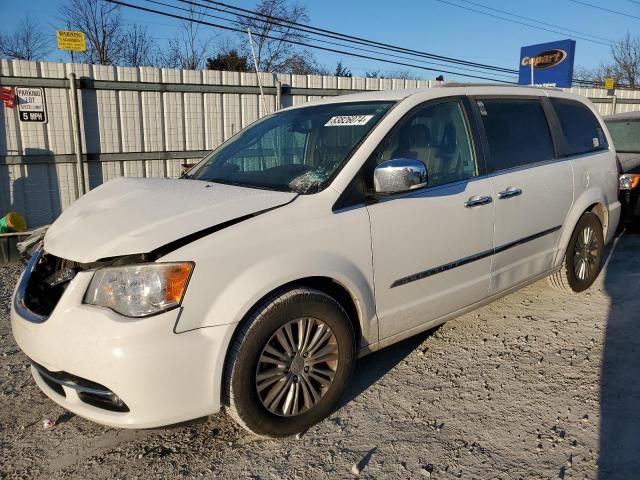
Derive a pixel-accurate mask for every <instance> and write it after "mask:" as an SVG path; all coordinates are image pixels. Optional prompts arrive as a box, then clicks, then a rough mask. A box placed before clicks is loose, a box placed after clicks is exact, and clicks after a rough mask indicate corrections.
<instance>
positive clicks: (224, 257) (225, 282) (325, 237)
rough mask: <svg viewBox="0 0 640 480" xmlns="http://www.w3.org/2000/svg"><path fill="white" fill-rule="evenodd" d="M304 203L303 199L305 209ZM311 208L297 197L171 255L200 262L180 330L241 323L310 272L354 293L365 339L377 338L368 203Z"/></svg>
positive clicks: (179, 326) (174, 258)
mask: <svg viewBox="0 0 640 480" xmlns="http://www.w3.org/2000/svg"><path fill="white" fill-rule="evenodd" d="M296 203H299V204H300V205H299V206H298V209H297V210H296V206H297V205H296ZM302 207H304V208H302ZM311 207H312V206H305V205H303V204H302V201H301V202H294V203H293V204H291V205H290V206H289V207H288V208H287V209H278V210H274V211H272V212H269V213H266V214H264V215H260V216H258V217H255V218H253V219H250V220H246V221H244V222H241V223H239V224H237V225H234V226H232V227H229V228H227V229H223V230H221V231H219V232H216V233H214V234H212V235H210V236H209V237H205V238H202V239H199V240H197V241H195V242H193V243H191V244H189V245H186V246H184V247H182V248H180V249H179V250H176V251H174V252H172V253H171V254H169V255H167V256H166V257H164V258H163V261H172V260H177V259H183V260H184V259H187V260H192V261H195V264H196V266H195V268H194V271H193V274H192V277H191V279H190V282H189V286H188V288H187V291H186V294H185V298H184V300H183V311H182V314H181V316H180V319H179V321H178V323H177V325H176V329H175V330H176V332H178V333H180V332H184V331H187V330H193V329H195V328H202V327H209V326H217V325H227V324H234V323H238V322H240V321H241V320H242V319H243V318H244V317H245V316H246V315H247V313H248V312H249V311H250V310H251V309H252V308H253V307H254V306H255V305H256V303H258V302H259V301H260V299H262V298H263V297H264V296H265V295H267V294H269V293H270V292H272V291H274V290H276V289H278V288H279V287H282V286H283V285H286V284H289V283H291V282H295V281H296V280H300V279H304V278H308V277H326V278H329V279H332V280H333V281H335V282H337V283H338V284H340V285H341V286H342V287H343V288H345V289H346V290H347V291H348V292H349V293H350V295H351V297H352V298H353V300H354V303H355V304H356V307H357V309H358V312H359V317H360V318H359V319H358V320H359V321H360V327H361V331H362V334H363V338H364V342H363V344H370V343H375V342H377V341H378V327H377V322H376V314H375V301H374V289H373V264H372V253H371V237H370V225H369V217H368V214H367V212H366V209H364V208H356V209H353V210H350V211H347V212H343V213H339V214H333V213H325V212H326V211H320V212H316V211H313V210H312V208H311ZM298 210H299V211H298Z"/></svg>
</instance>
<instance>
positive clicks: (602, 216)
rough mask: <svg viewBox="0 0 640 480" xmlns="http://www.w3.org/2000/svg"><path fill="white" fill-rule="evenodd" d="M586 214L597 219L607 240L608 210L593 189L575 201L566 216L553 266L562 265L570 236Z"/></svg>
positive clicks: (599, 193)
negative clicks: (590, 214)
mask: <svg viewBox="0 0 640 480" xmlns="http://www.w3.org/2000/svg"><path fill="white" fill-rule="evenodd" d="M587 212H591V213H593V214H594V215H596V216H597V217H598V219H599V220H600V224H601V225H602V233H603V236H604V237H605V238H607V232H608V229H609V209H608V208H607V203H606V201H605V198H604V196H603V194H602V192H598V191H597V190H595V189H591V190H588V191H586V192H584V193H583V194H582V195H581V196H580V198H578V199H577V200H576V202H575V203H574V205H573V208H572V209H571V211H570V212H569V214H568V215H567V218H566V220H565V223H564V228H563V230H562V234H561V235H560V240H559V243H558V253H557V255H556V259H555V262H554V265H556V266H558V265H560V264H561V263H562V259H563V258H564V255H565V253H566V251H567V247H568V246H569V240H570V239H571V235H572V234H573V231H574V230H575V228H576V225H577V224H578V221H580V218H581V217H582V215H584V214H585V213H587Z"/></svg>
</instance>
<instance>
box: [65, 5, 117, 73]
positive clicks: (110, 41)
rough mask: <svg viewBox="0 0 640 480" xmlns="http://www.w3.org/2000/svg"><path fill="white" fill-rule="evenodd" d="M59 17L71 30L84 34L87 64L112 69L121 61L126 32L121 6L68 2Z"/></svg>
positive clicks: (84, 54)
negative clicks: (97, 64) (95, 64)
mask: <svg viewBox="0 0 640 480" xmlns="http://www.w3.org/2000/svg"><path fill="white" fill-rule="evenodd" d="M60 14H61V15H62V18H63V20H64V22H65V23H66V24H67V25H68V27H69V28H71V29H73V30H79V31H81V32H84V34H85V36H86V39H87V51H86V52H84V53H83V54H82V55H81V56H82V57H83V59H84V61H86V62H88V63H99V64H100V65H112V64H114V63H117V62H118V61H119V60H120V56H121V54H122V50H123V45H124V44H123V35H124V32H123V30H124V29H123V26H122V13H121V11H120V6H119V5H116V4H112V3H108V2H106V1H105V0H68V2H67V4H66V5H63V6H62V7H61V8H60Z"/></svg>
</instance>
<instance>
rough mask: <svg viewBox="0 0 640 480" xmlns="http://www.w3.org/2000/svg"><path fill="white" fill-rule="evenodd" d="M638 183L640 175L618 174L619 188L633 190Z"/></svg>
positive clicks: (639, 182)
mask: <svg viewBox="0 0 640 480" xmlns="http://www.w3.org/2000/svg"><path fill="white" fill-rule="evenodd" d="M638 185H640V175H634V174H632V173H625V174H624V175H620V190H633V189H635V188H636V187H637V186H638Z"/></svg>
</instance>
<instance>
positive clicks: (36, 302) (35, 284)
mask: <svg viewBox="0 0 640 480" xmlns="http://www.w3.org/2000/svg"><path fill="white" fill-rule="evenodd" d="M76 267H77V264H76V263H75V262H71V261H69V260H64V259H61V258H58V257H56V256H54V255H51V254H47V253H44V252H43V253H42V254H41V255H40V258H39V259H38V261H37V263H36V264H35V265H34V268H33V271H32V272H31V276H30V277H29V279H28V282H27V285H26V289H25V292H24V299H23V301H24V305H25V307H27V308H28V309H29V310H31V311H32V312H33V313H36V314H38V315H40V316H42V317H48V316H49V315H51V313H52V312H53V310H54V309H55V308H56V305H57V304H58V301H59V300H60V297H62V294H63V293H64V291H65V289H66V288H67V285H68V284H69V280H66V281H58V282H52V279H53V278H54V277H55V276H56V274H57V275H60V274H61V273H64V272H67V270H69V271H71V272H73V274H75V268H76ZM71 276H72V275H71ZM62 280H64V278H62ZM52 283H53V286H52V285H51V284H52Z"/></svg>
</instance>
